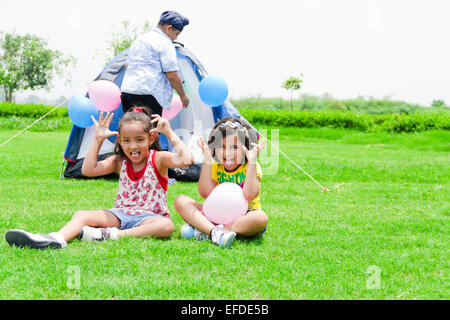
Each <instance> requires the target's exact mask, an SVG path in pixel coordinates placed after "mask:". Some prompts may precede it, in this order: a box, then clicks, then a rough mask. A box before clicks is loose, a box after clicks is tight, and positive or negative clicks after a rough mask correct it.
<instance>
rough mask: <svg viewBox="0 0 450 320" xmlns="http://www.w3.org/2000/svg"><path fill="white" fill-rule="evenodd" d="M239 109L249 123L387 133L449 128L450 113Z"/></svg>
mask: <svg viewBox="0 0 450 320" xmlns="http://www.w3.org/2000/svg"><path fill="white" fill-rule="evenodd" d="M239 111H240V113H241V114H242V116H243V117H244V118H246V119H247V120H248V121H249V122H250V123H254V124H256V123H260V124H264V125H270V126H273V127H277V126H279V127H306V128H313V127H332V128H350V129H356V130H361V131H387V132H416V131H426V130H431V129H443V130H450V115H449V114H448V113H445V114H440V113H410V114H405V113H401V114H400V113H394V114H383V115H369V114H357V113H353V112H348V111H347V112H341V111H322V112H303V111H281V110H273V111H272V110H255V109H240V110H239Z"/></svg>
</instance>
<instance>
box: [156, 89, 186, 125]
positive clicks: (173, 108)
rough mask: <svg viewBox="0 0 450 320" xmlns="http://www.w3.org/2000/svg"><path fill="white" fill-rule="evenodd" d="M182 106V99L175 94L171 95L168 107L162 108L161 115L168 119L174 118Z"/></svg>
mask: <svg viewBox="0 0 450 320" xmlns="http://www.w3.org/2000/svg"><path fill="white" fill-rule="evenodd" d="M182 108H183V101H181V99H180V97H179V96H178V95H176V94H174V95H173V98H172V102H171V103H170V109H163V112H162V115H161V116H162V117H163V118H165V119H167V120H170V119H172V118H174V117H175V116H176V115H177V114H178V113H179V112H180V110H181V109H182Z"/></svg>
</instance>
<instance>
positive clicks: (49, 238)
mask: <svg viewBox="0 0 450 320" xmlns="http://www.w3.org/2000/svg"><path fill="white" fill-rule="evenodd" d="M113 116H114V114H110V113H109V112H108V113H107V114H106V117H105V118H103V113H102V112H101V113H100V116H99V120H98V122H97V121H96V120H95V119H94V118H92V119H93V121H94V124H95V138H94V141H93V142H92V144H91V146H90V149H89V151H88V153H87V154H86V157H85V159H84V162H83V167H82V173H83V175H85V176H88V177H95V176H103V175H106V174H109V173H113V172H117V173H118V174H119V189H118V192H117V196H116V199H115V201H114V207H113V208H111V209H105V210H96V211H85V210H80V211H77V212H75V214H74V215H73V216H72V219H71V220H70V221H69V222H68V223H67V224H66V225H65V226H64V227H63V228H62V229H61V230H59V231H58V232H53V233H50V234H48V235H47V234H33V233H29V232H26V231H23V230H18V229H14V230H9V231H7V233H6V236H5V237H6V241H7V242H8V243H9V244H10V245H15V246H18V247H30V248H36V249H45V248H56V249H60V248H63V247H65V246H66V245H67V242H68V241H70V240H72V239H74V238H76V237H79V238H81V239H82V240H86V241H94V240H97V241H99V240H105V239H112V240H117V239H119V238H121V237H123V236H134V237H144V236H151V237H155V238H164V237H168V236H170V235H171V234H172V232H173V230H174V225H173V223H172V221H171V219H170V213H169V210H168V208H167V182H168V175H167V172H168V168H180V167H185V166H188V165H190V164H191V163H192V162H193V157H192V154H191V152H190V151H189V149H188V148H187V147H186V145H185V144H184V143H183V142H182V141H181V140H180V139H179V137H178V136H177V135H176V134H175V133H174V132H173V130H172V129H171V128H170V124H169V122H168V121H167V120H166V119H164V118H161V117H160V116H159V115H150V111H149V110H147V109H146V108H144V107H142V108H137V107H135V108H132V109H131V110H130V111H129V112H126V113H125V114H124V115H123V117H122V119H121V120H120V122H119V128H118V130H119V131H118V132H117V131H110V130H109V125H110V124H111V120H112V118H113ZM152 118H153V119H152ZM155 123H157V126H155V127H154V124H155ZM159 133H162V134H164V135H165V136H166V137H167V138H168V140H169V141H170V142H171V143H172V144H173V145H174V147H175V150H176V153H172V152H167V151H160V150H161V148H160V146H159V143H158V141H159ZM113 135H117V136H118V139H117V142H116V146H115V150H114V151H115V154H114V155H112V156H110V157H108V158H107V159H105V160H103V161H99V162H98V161H97V159H98V153H99V151H100V148H101V146H102V143H103V141H104V140H105V139H106V138H108V137H111V136H113Z"/></svg>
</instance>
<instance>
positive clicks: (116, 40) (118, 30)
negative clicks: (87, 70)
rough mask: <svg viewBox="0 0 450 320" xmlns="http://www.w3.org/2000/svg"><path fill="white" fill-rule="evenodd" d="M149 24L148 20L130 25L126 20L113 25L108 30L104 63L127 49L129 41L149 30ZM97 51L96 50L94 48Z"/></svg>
mask: <svg viewBox="0 0 450 320" xmlns="http://www.w3.org/2000/svg"><path fill="white" fill-rule="evenodd" d="M150 30H151V25H150V22H149V21H148V20H146V21H144V22H143V24H140V25H138V26H136V25H131V23H130V22H129V21H127V20H125V21H122V22H120V25H119V26H113V27H112V28H111V29H110V31H109V35H110V39H109V40H108V41H107V43H106V44H107V52H106V54H105V59H106V63H109V61H111V59H112V58H114V57H115V56H117V55H118V54H119V53H120V52H122V51H123V50H125V49H128V48H129V47H130V45H131V43H132V42H133V41H134V40H135V39H136V38H137V37H139V36H140V35H141V34H144V33H146V32H149V31H150ZM96 51H97V53H99V52H98V50H96Z"/></svg>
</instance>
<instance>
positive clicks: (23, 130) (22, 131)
mask: <svg viewBox="0 0 450 320" xmlns="http://www.w3.org/2000/svg"><path fill="white" fill-rule="evenodd" d="M69 100H70V99H67V100H66V101H64V102H62V103H60V104H59V105H57V106H56V107H54V108H53V109H52V110H50V111H49V112H47V113H46V114H44V115H43V116H42V117H40V118H39V119H37V120H36V121H34V122H33V123H32V124H30V125H29V126H28V127H26V128H25V129H22V130H21V131H19V133H17V134H16V135H14V136H12V137H11V138H9V139H8V140H6V141H5V142H3V143H2V144H1V145H0V148H1V147H3V146H4V145H6V144H7V143H8V142H10V141H12V140H13V139H15V138H16V137H18V136H20V135H21V134H22V133H24V132H25V131H26V130H28V129H29V128H31V127H32V126H34V125H35V124H36V123H38V122H39V121H41V120H42V119H44V118H45V117H46V116H48V115H49V114H50V113H52V112H53V111H55V110H56V109H58V108H59V107H61V106H62V105H64V104H65V103H66V102H68V101H69Z"/></svg>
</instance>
